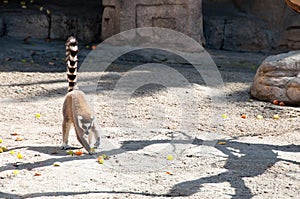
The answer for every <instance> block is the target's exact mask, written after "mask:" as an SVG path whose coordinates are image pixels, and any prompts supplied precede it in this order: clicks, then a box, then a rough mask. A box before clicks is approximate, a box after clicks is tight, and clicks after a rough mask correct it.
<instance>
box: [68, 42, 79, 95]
mask: <svg viewBox="0 0 300 199" xmlns="http://www.w3.org/2000/svg"><path fill="white" fill-rule="evenodd" d="M77 54H78V42H77V40H76V38H75V37H73V36H71V37H69V38H68V40H67V42H66V64H67V75H68V81H69V88H68V92H70V91H72V90H74V89H76V88H77V86H76V83H77V77H76V75H77V62H78V58H77Z"/></svg>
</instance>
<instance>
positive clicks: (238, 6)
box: [203, 0, 300, 51]
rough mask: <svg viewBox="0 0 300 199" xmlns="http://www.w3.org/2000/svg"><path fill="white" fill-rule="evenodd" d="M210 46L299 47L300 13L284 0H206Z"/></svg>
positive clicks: (245, 48)
mask: <svg viewBox="0 0 300 199" xmlns="http://www.w3.org/2000/svg"><path fill="white" fill-rule="evenodd" d="M203 14H204V30H205V37H206V41H207V46H208V47H211V48H216V49H224V50H234V51H270V50H277V51H286V50H295V49H299V48H300V28H299V27H300V15H299V14H298V13H296V12H294V11H293V10H292V9H290V8H289V7H288V6H287V5H286V4H285V1H283V0H263V1H262V0H251V1H249V0H213V1H212V0H203Z"/></svg>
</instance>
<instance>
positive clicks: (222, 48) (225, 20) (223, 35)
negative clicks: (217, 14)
mask: <svg viewBox="0 0 300 199" xmlns="http://www.w3.org/2000/svg"><path fill="white" fill-rule="evenodd" d="M226 25H227V19H226V18H225V19H224V26H223V32H222V42H221V48H220V50H224V45H225V37H226V32H225V31H226Z"/></svg>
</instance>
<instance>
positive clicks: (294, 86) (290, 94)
mask: <svg viewBox="0 0 300 199" xmlns="http://www.w3.org/2000/svg"><path fill="white" fill-rule="evenodd" d="M251 95H252V96H253V97H255V98H257V99H260V100H265V101H273V100H275V99H277V100H279V101H283V102H285V103H286V104H291V105H297V106H299V105H300V51H292V52H289V53H284V54H279V55H273V56H270V57H268V58H266V59H265V60H264V61H263V63H262V64H261V66H260V67H259V68H258V70H257V72H256V75H255V77H254V82H253V85H252V87H251Z"/></svg>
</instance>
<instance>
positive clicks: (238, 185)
mask: <svg viewBox="0 0 300 199" xmlns="http://www.w3.org/2000/svg"><path fill="white" fill-rule="evenodd" d="M222 141H225V142H226V143H227V144H226V145H215V146H214V147H215V148H216V149H218V150H219V151H221V152H222V153H224V154H225V155H227V156H228V159H227V161H226V164H225V165H224V168H225V169H226V170H227V171H226V172H223V173H220V174H218V175H213V176H209V177H204V178H199V179H195V180H191V181H184V182H180V183H178V184H175V185H174V186H173V188H172V189H171V190H169V192H168V193H166V194H165V195H155V194H149V193H143V192H114V191H99V192H98V191H91V192H55V193H54V192H46V193H32V194H27V195H14V194H11V193H5V192H0V196H1V197H5V198H34V197H43V196H44V197H47V196H66V195H68V196H74V195H79V194H88V193H110V194H121V193H128V194H133V195H145V196H153V197H156V196H157V197H183V196H185V197H187V196H191V195H193V194H195V193H198V192H201V187H202V186H203V185H204V184H206V183H223V182H228V183H230V185H231V187H232V188H234V190H235V195H233V196H232V197H231V198H233V199H237V198H244V199H247V198H252V197H253V194H252V193H251V190H250V188H248V187H247V186H246V184H245V182H244V180H243V178H244V177H255V176H259V175H262V174H263V173H264V172H265V171H266V170H267V169H269V168H270V167H272V166H273V165H274V164H276V163H277V162H279V161H286V162H289V163H292V164H297V165H300V162H299V161H293V160H287V159H281V158H279V157H278V154H277V153H276V152H274V151H282V152H300V146H297V145H284V146H278V145H270V144H253V143H244V142H239V141H237V140H233V139H228V140H222ZM169 142H170V140H150V141H148V140H132V141H125V142H122V146H121V148H119V149H115V150H111V151H102V152H101V153H105V154H108V155H109V156H112V155H117V154H120V153H124V152H127V151H134V150H135V151H137V150H140V149H143V148H144V147H147V146H150V145H152V144H157V143H169ZM177 142H182V143H184V142H186V140H177ZM193 144H194V145H195V146H200V145H203V140H201V139H195V140H194V141H193ZM23 148H27V149H28V150H33V151H36V152H39V153H45V154H50V155H59V156H60V157H53V158H50V159H47V160H44V161H39V162H34V163H21V164H19V165H18V169H34V168H39V167H44V166H50V165H52V164H53V163H54V162H56V161H59V162H68V161H73V160H83V159H94V158H95V157H96V155H83V156H66V155H63V154H66V153H65V152H63V151H60V150H59V149H58V148H57V147H53V146H46V147H42V146H41V147H38V146H28V147H23ZM11 150H13V149H11ZM53 151H57V153H56V154H53ZM236 151H239V153H240V154H241V156H240V157H238V156H236V155H235V153H236ZM61 156H63V157H61ZM187 158H189V157H187ZM12 165H13V164H12ZM12 165H6V166H3V167H1V168H0V172H1V171H5V170H12V169H13V168H12V167H13V166H12Z"/></svg>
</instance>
